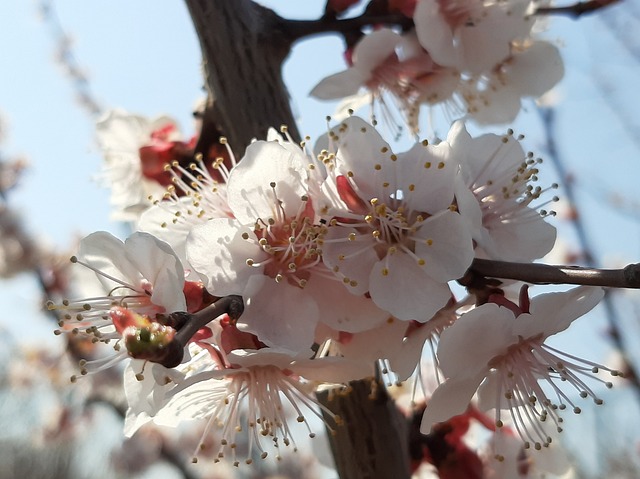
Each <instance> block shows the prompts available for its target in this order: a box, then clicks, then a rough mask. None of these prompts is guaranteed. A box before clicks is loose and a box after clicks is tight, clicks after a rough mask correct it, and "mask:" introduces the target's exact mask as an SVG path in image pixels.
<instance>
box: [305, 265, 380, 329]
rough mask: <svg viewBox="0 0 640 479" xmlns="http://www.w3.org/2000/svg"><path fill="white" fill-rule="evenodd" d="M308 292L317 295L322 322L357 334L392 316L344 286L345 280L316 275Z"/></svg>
mask: <svg viewBox="0 0 640 479" xmlns="http://www.w3.org/2000/svg"><path fill="white" fill-rule="evenodd" d="M305 292H306V293H307V294H308V295H310V296H312V297H313V298H315V300H316V303H317V304H318V305H319V308H320V318H321V321H322V322H323V323H325V324H326V325H328V326H330V327H331V328H333V329H335V330H338V331H346V332H348V333H357V332H359V331H364V330H367V329H371V328H373V327H375V326H377V325H378V324H380V323H382V322H383V321H385V320H386V319H387V318H388V317H389V313H387V312H386V311H384V310H382V309H380V308H378V307H377V306H376V304H375V303H374V302H373V301H372V300H371V299H370V298H367V297H366V296H356V295H354V294H352V293H351V292H350V291H348V290H347V288H345V287H344V285H343V283H342V281H339V280H336V279H327V278H324V277H322V276H320V275H318V274H314V275H312V276H311V278H310V279H309V282H308V283H307V285H306V286H305Z"/></svg>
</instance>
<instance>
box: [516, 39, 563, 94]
mask: <svg viewBox="0 0 640 479" xmlns="http://www.w3.org/2000/svg"><path fill="white" fill-rule="evenodd" d="M506 72H507V78H508V79H507V82H508V83H509V85H512V87H513V88H515V89H516V90H517V91H518V92H520V94H521V95H523V96H532V97H539V96H541V95H543V94H544V93H546V92H547V91H549V90H550V89H551V88H553V87H554V86H555V85H556V84H557V83H558V82H559V81H560V80H562V77H563V76H564V63H563V61H562V56H560V51H559V50H558V48H557V47H556V46H555V45H552V44H551V43H549V42H543V41H537V42H533V43H532V44H531V45H529V46H528V47H527V49H526V50H524V51H523V52H518V53H515V54H514V55H513V57H512V58H511V59H510V60H509V62H508V65H507V67H506Z"/></svg>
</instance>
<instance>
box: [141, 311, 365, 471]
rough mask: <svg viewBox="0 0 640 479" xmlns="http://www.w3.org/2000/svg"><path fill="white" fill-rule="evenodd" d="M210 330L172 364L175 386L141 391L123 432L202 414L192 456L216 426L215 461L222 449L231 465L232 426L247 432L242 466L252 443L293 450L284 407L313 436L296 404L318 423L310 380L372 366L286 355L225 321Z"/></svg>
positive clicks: (361, 372)
mask: <svg viewBox="0 0 640 479" xmlns="http://www.w3.org/2000/svg"><path fill="white" fill-rule="evenodd" d="M212 329H213V330H214V331H215V333H214V336H213V338H211V339H212V343H211V346H210V347H208V348H207V350H206V351H200V352H196V349H197V346H192V350H193V359H192V360H191V361H190V362H189V363H187V364H184V365H182V366H180V367H179V369H180V370H181V371H184V372H185V376H184V377H183V378H178V380H177V381H173V380H172V382H174V383H175V384H171V389H170V390H169V391H165V390H164V389H163V387H162V386H161V385H160V386H159V387H155V386H154V389H157V393H154V395H151V394H150V393H149V392H146V393H145V394H144V397H145V398H146V399H145V402H144V404H146V406H144V405H143V407H138V409H137V414H132V415H131V424H132V425H133V426H134V427H132V428H130V429H129V434H133V432H135V430H136V429H137V427H139V426H140V425H142V424H144V423H145V422H146V421H147V420H148V419H153V421H154V422H155V423H156V424H160V425H165V426H176V425H177V424H179V423H180V422H181V421H184V420H192V419H207V426H206V428H205V431H204V433H203V435H202V438H201V440H200V443H199V445H198V448H197V449H196V451H195V453H194V456H197V454H198V452H199V451H200V450H202V449H203V448H205V447H206V448H210V447H212V446H211V443H210V442H209V441H210V435H211V434H210V432H211V430H212V428H213V427H217V428H219V431H218V433H219V436H220V444H219V445H218V446H214V447H216V448H217V449H218V451H217V459H216V462H217V461H219V460H220V459H222V458H224V457H227V456H228V455H230V456H231V460H232V461H234V464H235V465H238V464H239V461H238V459H237V457H236V452H237V449H236V445H237V444H236V441H237V440H236V436H237V434H238V433H239V432H240V431H247V432H248V434H249V450H248V452H247V459H246V461H245V462H246V463H247V464H249V463H251V459H250V458H251V457H252V451H253V449H254V448H256V449H257V450H258V452H259V453H260V456H261V457H262V458H265V457H266V456H267V449H269V447H265V444H264V442H263V441H268V442H269V443H271V448H274V451H275V453H276V458H279V452H278V447H279V446H281V445H285V446H289V445H290V444H292V445H293V446H294V448H295V439H294V437H293V435H294V428H293V427H292V425H291V424H290V421H291V419H290V415H291V413H293V414H294V416H293V417H295V422H297V423H301V424H303V425H304V427H305V428H306V429H307V432H308V434H309V436H310V437H314V436H315V434H314V433H313V432H312V430H311V427H310V425H309V424H308V423H307V419H306V418H305V414H304V410H305V409H307V410H310V411H311V412H312V413H313V414H314V415H315V416H317V417H319V418H320V419H321V420H322V421H324V419H323V418H322V416H321V415H320V413H319V412H318V411H317V408H321V406H319V405H318V403H317V400H316V399H315V397H314V396H313V390H314V387H315V384H316V383H317V382H320V383H346V382H348V381H351V380H354V379H360V378H362V377H364V376H368V375H370V374H372V372H373V371H372V366H371V364H369V363H365V362H364V361H360V360H347V359H345V358H338V357H325V358H317V359H311V358H312V357H313V352H312V351H311V350H307V351H301V352H299V353H295V354H292V353H291V352H288V351H284V350H280V349H272V348H266V347H262V346H260V344H259V341H257V338H256V337H255V336H253V335H250V334H248V333H243V332H241V331H239V330H237V329H236V328H235V326H233V325H232V324H230V323H229V322H226V321H222V322H219V321H216V322H215V323H212ZM160 384H162V383H160ZM134 386H135V385H134ZM136 387H137V388H138V389H140V386H136ZM243 411H246V414H245V413H243ZM325 412H327V413H328V415H329V417H332V418H333V419H332V420H330V421H329V423H330V424H328V425H329V427H334V426H335V425H336V424H337V423H338V422H339V421H340V419H339V418H338V417H335V416H333V414H332V413H330V412H329V411H325ZM136 416H137V417H136ZM263 438H265V439H263Z"/></svg>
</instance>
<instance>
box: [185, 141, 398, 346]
mask: <svg viewBox="0 0 640 479" xmlns="http://www.w3.org/2000/svg"><path fill="white" fill-rule="evenodd" d="M311 161H312V160H311V159H310V158H308V157H307V156H306V155H304V154H303V152H302V150H300V149H299V148H297V150H296V149H292V148H291V147H288V146H284V145H282V144H280V143H279V142H275V141H271V142H264V141H258V142H255V143H253V144H251V145H250V146H249V147H248V148H247V152H246V154H245V156H244V158H243V159H242V161H240V162H239V163H238V165H237V166H236V167H235V168H234V169H233V170H232V171H231V173H230V175H229V181H228V185H227V196H228V201H229V207H230V209H231V212H232V213H233V219H213V220H211V221H208V222H206V223H205V224H203V225H200V226H197V227H195V228H194V229H193V230H192V231H191V233H190V234H189V237H188V239H187V256H188V259H189V262H190V264H191V265H192V266H193V267H194V268H195V269H196V271H198V273H200V274H201V275H202V276H203V278H205V285H206V287H207V289H208V290H209V291H210V292H211V293H212V294H214V295H216V296H226V295H230V294H237V295H240V296H242V298H243V300H244V305H245V309H244V312H243V314H242V317H241V318H240V320H239V323H238V324H239V325H240V326H241V327H243V328H245V330H246V331H249V332H252V333H254V334H256V335H257V336H258V337H259V339H260V340H261V341H263V342H265V343H266V344H268V345H269V346H272V347H282V348H285V349H289V350H292V351H296V350H299V349H300V348H302V349H306V348H308V347H310V346H311V344H312V343H313V340H314V335H315V329H316V326H317V324H318V321H320V320H323V321H327V322H328V324H330V325H332V326H333V327H338V328H340V329H342V328H345V329H346V330H353V329H354V328H355V329H356V330H357V329H362V328H366V327H370V326H371V325H373V324H376V322H380V321H382V320H383V319H384V318H386V316H387V313H386V312H385V311H382V310H379V309H378V308H376V307H375V305H374V304H373V303H372V302H371V301H370V300H369V299H367V298H365V297H364V296H362V295H361V296H362V297H360V298H357V297H354V296H352V295H350V294H348V293H347V292H345V290H344V288H343V287H342V285H341V284H340V282H339V281H338V280H337V279H336V278H335V277H334V276H333V274H332V273H331V272H330V271H328V270H327V269H326V267H325V266H324V265H323V264H322V260H321V250H320V243H319V238H320V237H321V235H322V234H323V233H324V231H325V230H326V227H325V226H324V225H322V224H318V223H316V215H315V212H314V209H313V204H312V203H313V200H312V199H311V197H310V196H309V188H308V183H307V176H308V175H307V170H306V168H307V166H308V164H309V163H311ZM316 189H317V188H316ZM345 300H348V301H345Z"/></svg>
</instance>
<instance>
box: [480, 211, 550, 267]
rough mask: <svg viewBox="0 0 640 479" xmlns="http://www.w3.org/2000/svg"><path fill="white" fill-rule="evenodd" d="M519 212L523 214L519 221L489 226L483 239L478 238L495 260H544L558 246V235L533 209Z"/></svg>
mask: <svg viewBox="0 0 640 479" xmlns="http://www.w3.org/2000/svg"><path fill="white" fill-rule="evenodd" d="M514 208H516V206H514ZM517 208H519V209H520V210H521V211H519V212H518V216H517V217H516V218H514V219H513V220H510V219H509V218H508V217H507V218H506V219H502V220H500V219H499V218H498V220H499V221H491V222H488V223H487V224H486V225H485V226H486V230H485V232H484V234H483V236H482V238H476V239H477V240H478V244H479V245H480V246H482V247H483V248H484V249H485V251H486V252H487V254H489V255H490V257H491V258H493V259H500V260H502V261H521V262H528V261H533V260H534V259H538V258H542V257H543V256H544V255H546V254H547V253H548V252H549V251H551V249H552V248H553V246H554V245H555V242H556V236H557V231H556V228H555V227H554V226H552V225H550V224H549V223H547V222H546V221H545V220H544V218H543V217H542V216H540V214H538V212H537V211H535V210H533V209H531V208H528V207H525V206H519V207H517ZM520 218H521V219H520Z"/></svg>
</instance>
